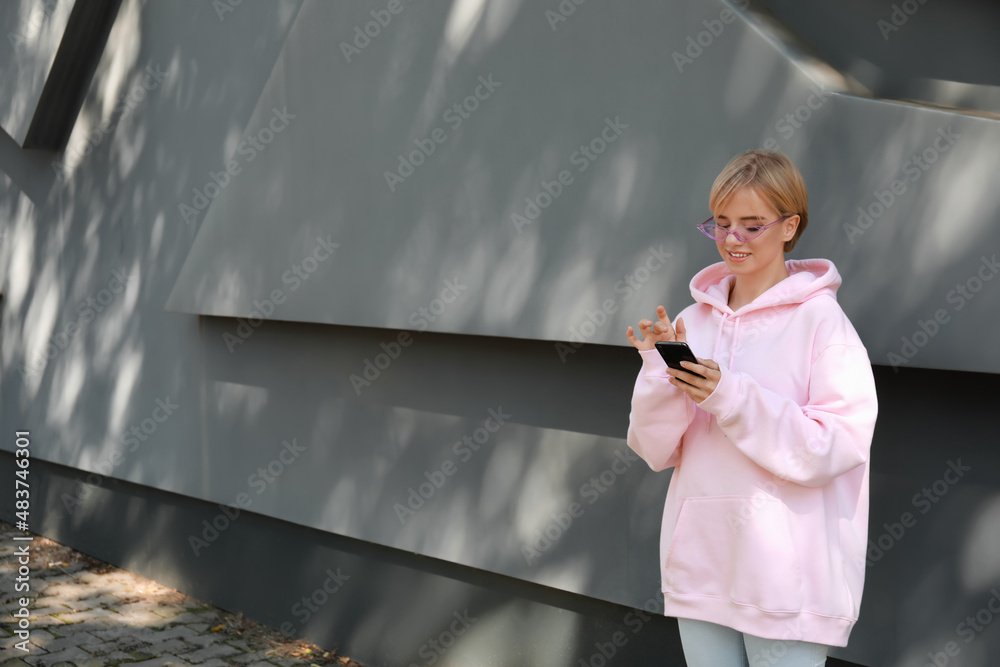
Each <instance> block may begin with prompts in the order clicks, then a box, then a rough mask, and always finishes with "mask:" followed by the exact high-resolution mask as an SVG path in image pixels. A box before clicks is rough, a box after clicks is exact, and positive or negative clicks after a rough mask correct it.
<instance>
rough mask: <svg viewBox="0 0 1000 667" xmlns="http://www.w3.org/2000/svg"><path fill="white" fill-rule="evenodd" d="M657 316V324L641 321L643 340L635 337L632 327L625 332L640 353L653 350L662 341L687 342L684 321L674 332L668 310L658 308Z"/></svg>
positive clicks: (679, 321)
mask: <svg viewBox="0 0 1000 667" xmlns="http://www.w3.org/2000/svg"><path fill="white" fill-rule="evenodd" d="M656 316H657V318H659V319H657V320H656V322H652V321H650V320H641V321H640V322H639V331H641V332H642V340H639V339H638V338H636V337H635V333H634V332H633V331H632V327H631V326H629V328H628V329H626V330H625V336H626V337H627V338H628V340H629V342H630V343H632V345H634V346H635V349H637V350H639V351H644V350H652V349H654V348H655V347H656V342H657V341H661V340H663V341H672V340H679V341H681V342H684V343H686V342H687V337H686V336H685V329H684V320H683V319H679V320H677V330H676V331H674V328H673V327H672V326H671V325H670V318H669V317H667V309H666V308H664V307H663V306H657V307H656Z"/></svg>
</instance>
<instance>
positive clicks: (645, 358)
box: [639, 348, 670, 378]
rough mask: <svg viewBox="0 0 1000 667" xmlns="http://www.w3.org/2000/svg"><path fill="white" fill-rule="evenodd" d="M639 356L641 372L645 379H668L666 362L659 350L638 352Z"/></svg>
mask: <svg viewBox="0 0 1000 667" xmlns="http://www.w3.org/2000/svg"><path fill="white" fill-rule="evenodd" d="M639 356H641V357H642V370H643V371H645V373H646V377H665V378H668V377H670V376H669V375H667V362H665V361H664V360H663V356H662V355H661V354H660V351H659V350H657V349H656V348H653V349H652V350H639Z"/></svg>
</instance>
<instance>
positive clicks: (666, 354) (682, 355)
mask: <svg viewBox="0 0 1000 667" xmlns="http://www.w3.org/2000/svg"><path fill="white" fill-rule="evenodd" d="M656 351H657V352H659V353H660V356H661V357H663V361H665V362H667V366H669V367H670V368H674V369H676V370H679V371H684V372H686V373H690V374H691V375H695V376H697V377H700V378H701V379H703V380H704V379H705V376H704V375H701V374H700V373H695V372H694V371H692V370H691V369H689V368H684V367H683V366H681V362H682V361H691V362H694V363H698V360H697V359H696V358H695V356H694V353H693V352H692V351H691V348H690V347H688V344H687V343H682V342H680V341H662V340H661V341H657V342H656ZM678 379H680V378H678Z"/></svg>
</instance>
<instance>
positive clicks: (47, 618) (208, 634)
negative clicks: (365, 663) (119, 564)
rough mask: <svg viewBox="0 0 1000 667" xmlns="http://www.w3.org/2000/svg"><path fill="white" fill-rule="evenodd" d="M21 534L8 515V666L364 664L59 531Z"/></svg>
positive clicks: (0, 526)
mask: <svg viewBox="0 0 1000 667" xmlns="http://www.w3.org/2000/svg"><path fill="white" fill-rule="evenodd" d="M15 535H23V533H21V532H20V531H18V530H15V529H14V527H13V526H11V525H10V524H8V523H4V522H0V592H2V595H3V597H2V602H3V608H2V612H3V624H2V625H0V667H26V666H27V665H31V666H33V667H111V666H113V665H129V666H132V665H135V666H137V667H138V666H139V665H141V666H142V667H164V666H166V665H198V666H199V667H219V666H220V665H221V666H223V667H225V666H231V665H236V666H239V667H243V666H251V667H275V665H277V666H279V667H292V666H298V665H305V666H309V665H339V666H341V667H362V665H359V664H358V663H356V662H354V661H353V660H351V659H350V658H347V657H346V656H338V655H335V654H334V653H333V652H332V651H331V652H326V651H324V650H323V649H321V648H319V647H317V646H315V645H314V644H309V643H307V642H304V641H300V640H294V639H289V638H288V637H286V636H284V635H282V634H281V633H279V632H278V631H277V630H273V629H271V628H267V627H265V626H262V625H259V624H257V623H254V622H252V621H249V620H248V619H246V618H245V617H243V616H242V615H236V614H231V613H229V612H226V611H223V610H222V609H219V608H218V607H213V606H211V605H208V604H205V603H203V602H200V601H198V600H195V599H194V598H190V597H187V596H186V595H184V594H183V593H180V592H178V591H175V590H174V589H172V588H167V587H166V586H161V585H160V584H158V583H156V582H155V581H152V580H150V579H146V578H145V577H141V576H139V575H137V574H133V573H132V572H128V571H126V570H122V569H119V568H116V567H114V566H112V565H109V564H107V563H103V562H101V561H98V560H95V559H93V558H90V557H89V556H87V555H85V554H81V553H80V552H78V551H73V550H72V549H69V548H68V547H64V546H62V545H60V544H57V543H55V542H53V541H52V540H48V539H46V538H44V537H39V536H36V537H35V539H34V540H33V541H30V542H29V541H21V542H17V541H15V540H14V539H13V538H14V536H15ZM21 545H29V550H30V553H31V558H30V562H29V564H28V567H29V569H30V574H29V575H28V576H29V577H30V586H31V591H30V593H29V595H30V596H31V597H32V598H33V600H32V602H31V603H30V605H29V607H28V610H29V613H30V614H31V617H30V620H29V622H30V626H29V629H30V633H31V634H30V643H29V644H28V648H29V649H30V650H29V651H28V652H27V653H25V652H24V651H22V650H20V649H18V648H15V647H14V645H15V643H17V642H18V641H20V639H19V638H18V637H17V636H16V635H15V633H14V632H15V629H16V626H15V625H14V624H12V623H11V622H10V621H11V620H17V619H16V618H15V617H13V616H11V614H13V613H14V612H16V611H18V610H19V609H20V605H19V604H18V600H19V598H20V597H21V596H23V595H24V593H23V592H17V591H16V589H15V586H16V585H17V582H16V578H17V576H18V567H19V564H18V556H17V555H16V553H15V552H16V551H17V549H18V548H19V547H20V546H21Z"/></svg>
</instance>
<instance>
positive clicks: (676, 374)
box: [667, 357, 722, 403]
mask: <svg viewBox="0 0 1000 667" xmlns="http://www.w3.org/2000/svg"><path fill="white" fill-rule="evenodd" d="M695 358H696V359H697V360H698V363H697V364H695V363H692V362H690V361H682V362H681V366H683V367H684V368H689V369H691V371H692V372H694V373H698V374H699V375H704V376H705V379H704V380H703V379H701V378H700V377H695V376H694V375H692V374H691V373H688V372H686V371H680V370H677V369H675V368H670V367H669V366H668V367H667V375H672V376H673V377H672V378H670V379H669V380H668V382H670V384H672V385H674V386H675V387H677V388H678V389H680V390H681V391H683V392H684V393H685V394H687V395H688V396H690V397H691V399H692V400H693V401H694V402H695V403H701V402H702V401H704V400H705V399H706V398H708V395H709V394H711V393H712V392H713V391H715V388H716V387H717V386H719V378H721V377H722V371H720V370H719V364H717V363H715V362H714V361H712V360H711V359H702V358H701V357H695Z"/></svg>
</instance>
